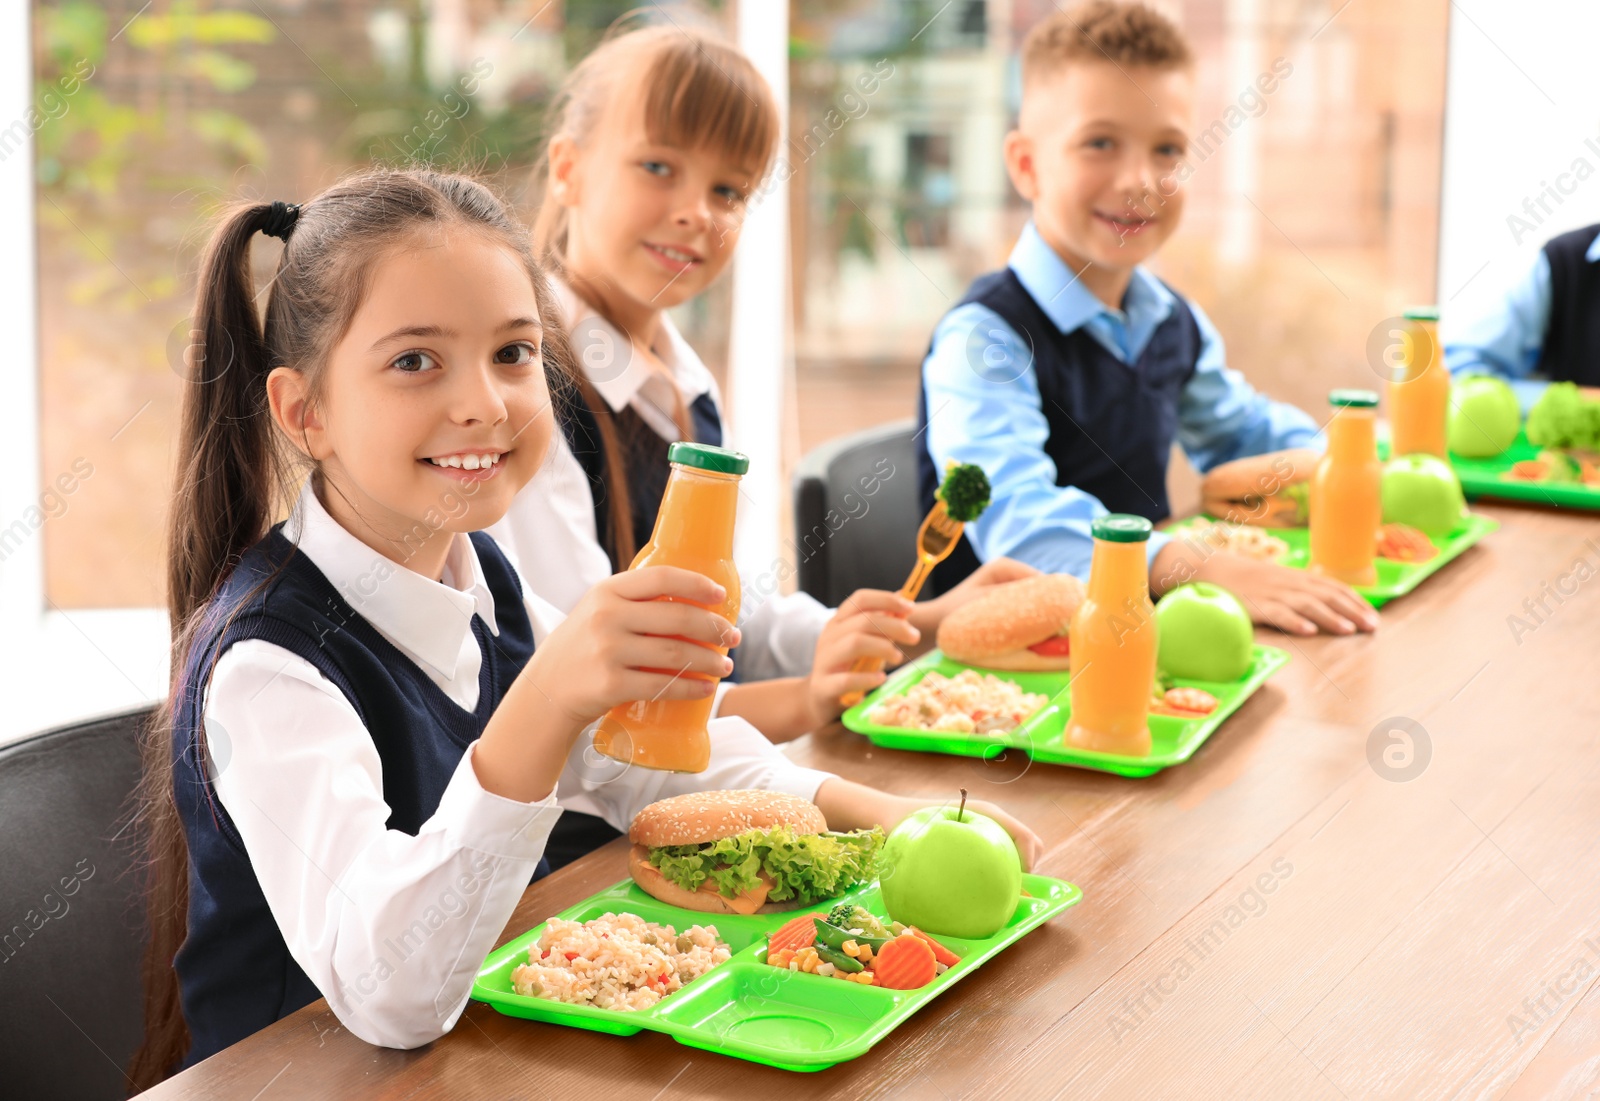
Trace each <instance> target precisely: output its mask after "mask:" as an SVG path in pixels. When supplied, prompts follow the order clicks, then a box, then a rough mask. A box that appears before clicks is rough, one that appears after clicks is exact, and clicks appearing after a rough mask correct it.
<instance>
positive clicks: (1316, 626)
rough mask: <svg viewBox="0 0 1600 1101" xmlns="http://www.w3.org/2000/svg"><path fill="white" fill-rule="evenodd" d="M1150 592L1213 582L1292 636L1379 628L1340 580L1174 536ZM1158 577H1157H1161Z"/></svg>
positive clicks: (1373, 615)
mask: <svg viewBox="0 0 1600 1101" xmlns="http://www.w3.org/2000/svg"><path fill="white" fill-rule="evenodd" d="M1153 566H1154V568H1153V570H1152V571H1151V572H1152V581H1153V582H1155V584H1153V585H1152V591H1153V592H1154V591H1165V590H1166V589H1168V588H1171V587H1172V586H1173V585H1176V584H1178V583H1179V582H1180V581H1209V582H1211V583H1213V584H1215V585H1221V586H1222V587H1223V588H1224V589H1227V590H1228V591H1229V592H1231V593H1233V594H1234V595H1235V596H1237V597H1238V598H1239V600H1240V602H1241V603H1242V604H1244V606H1245V609H1246V610H1247V611H1249V613H1250V618H1251V619H1253V620H1255V622H1257V623H1264V624H1266V625H1267V626H1269V627H1276V628H1278V629H1279V630H1280V631H1286V632H1288V633H1289V634H1292V635H1314V634H1316V633H1317V632H1318V631H1319V630H1322V631H1327V632H1328V633H1330V634H1335V635H1348V634H1353V633H1354V632H1356V631H1375V630H1377V629H1378V613H1377V612H1376V611H1374V610H1373V607H1372V605H1370V604H1368V603H1367V602H1366V601H1365V600H1363V599H1362V598H1361V596H1360V594H1358V593H1357V592H1356V591H1355V590H1354V589H1352V588H1351V587H1350V586H1349V585H1346V584H1345V583H1344V582H1342V581H1335V580H1333V579H1332V578H1328V577H1319V576H1318V575H1316V574H1313V573H1309V572H1307V571H1305V570H1295V569H1290V568H1289V567H1288V566H1280V565H1278V564H1277V563H1276V562H1258V561H1256V560H1255V559H1253V558H1245V557H1243V556H1242V555H1237V554H1230V553H1228V552H1227V551H1213V552H1212V553H1211V554H1210V555H1208V556H1205V557H1203V558H1202V557H1200V554H1199V552H1198V551H1197V550H1196V549H1195V548H1192V547H1190V546H1188V545H1187V544H1186V543H1185V542H1184V541H1183V540H1181V539H1174V540H1173V541H1172V542H1171V543H1169V544H1167V546H1166V547H1164V548H1163V549H1162V551H1161V553H1160V554H1158V555H1156V560H1155V562H1154V564H1153ZM1158 579H1159V580H1158Z"/></svg>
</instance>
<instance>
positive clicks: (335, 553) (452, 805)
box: [204, 484, 829, 1048]
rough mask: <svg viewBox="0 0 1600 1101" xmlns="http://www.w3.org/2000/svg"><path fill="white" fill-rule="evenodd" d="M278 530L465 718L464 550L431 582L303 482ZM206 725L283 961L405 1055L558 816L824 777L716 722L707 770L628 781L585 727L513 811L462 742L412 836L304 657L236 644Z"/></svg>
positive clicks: (449, 1004)
mask: <svg viewBox="0 0 1600 1101" xmlns="http://www.w3.org/2000/svg"><path fill="white" fill-rule="evenodd" d="M284 534H285V535H286V536H287V537H289V538H290V539H291V540H293V539H296V537H298V543H299V548H300V550H301V552H303V553H304V554H305V555H306V557H307V558H309V559H310V561H311V563H312V565H314V566H316V567H317V569H319V570H321V571H322V573H323V574H324V575H325V576H326V577H327V578H328V580H329V581H330V582H331V583H332V584H333V585H334V587H335V588H336V589H338V590H339V592H340V593H341V594H342V595H343V596H344V597H345V598H346V599H347V600H348V601H349V602H350V604H351V605H352V607H354V608H355V610H356V611H357V612H359V613H360V614H361V615H362V616H363V617H364V618H365V619H367V620H368V622H370V623H371V624H372V626H373V627H374V628H375V629H376V630H377V631H378V632H379V633H380V634H382V635H383V636H384V638H386V639H387V640H388V641H390V642H392V643H393V644H394V645H395V647H396V648H397V649H399V650H400V652H401V653H402V654H404V655H405V656H406V657H408V658H410V659H411V660H413V661H415V662H416V663H417V665H418V667H419V668H421V669H422V670H423V671H424V672H425V673H426V674H427V675H428V677H429V679H430V680H432V681H433V683H435V684H436V685H438V686H439V688H440V689H441V690H443V691H444V692H445V694H446V695H448V696H449V697H450V698H451V699H452V700H454V701H455V702H456V703H458V704H460V705H461V706H462V707H463V708H466V709H467V710H472V709H474V708H475V707H476V706H477V703H478V673H479V668H480V666H481V663H482V655H481V653H480V651H479V649H478V642H477V638H476V637H475V636H474V634H473V632H472V616H473V615H475V614H476V615H478V616H480V617H481V618H482V619H483V621H484V624H485V625H486V626H487V627H488V628H489V630H490V631H491V632H494V633H496V634H498V629H497V627H496V621H495V614H494V612H495V610H494V600H493V597H492V595H491V594H490V592H489V590H488V588H487V586H486V585H485V583H484V581H483V575H482V571H481V570H480V568H479V563H478V555H477V551H476V550H475V549H474V548H473V546H472V542H471V540H470V539H468V538H467V537H466V536H465V535H458V536H456V538H455V539H454V541H453V542H452V544H451V547H450V551H449V554H448V556H447V558H446V563H445V568H444V572H443V576H442V579H441V580H440V581H437V582H435V581H430V580H429V579H427V578H426V577H424V576H423V575H421V574H418V573H416V572H414V571H412V570H409V569H406V568H405V567H404V566H401V565H398V564H396V563H395V562H392V561H390V560H389V559H387V558H385V557H384V556H383V555H381V554H379V553H378V552H377V551H374V550H373V549H371V548H370V547H368V546H367V545H366V544H364V543H362V542H361V541H360V540H359V539H357V538H356V537H355V536H353V535H351V534H350V533H349V532H347V531H346V530H345V529H344V528H343V527H341V526H340V525H339V523H338V522H337V521H336V520H334V519H333V517H332V516H330V515H329V514H328V512H327V510H326V509H325V508H324V507H323V506H322V504H321V502H319V501H318V500H317V497H316V494H315V493H314V492H312V490H311V488H310V486H309V484H308V485H307V487H306V488H305V489H304V490H303V491H302V492H301V495H300V498H299V501H298V502H297V503H296V505H295V510H294V514H293V515H292V516H291V518H290V521H289V523H288V524H286V525H285V528H284ZM526 608H527V612H528V615H529V617H530V619H531V620H532V622H533V632H534V639H535V642H536V644H539V645H542V644H543V643H544V641H545V639H546V638H547V637H549V635H550V633H551V632H552V631H553V630H555V628H556V627H557V626H559V624H560V623H561V621H562V619H563V615H562V613H560V612H558V611H556V610H555V609H554V608H552V607H550V606H549V605H548V604H546V603H545V602H544V601H542V600H540V599H539V598H538V597H537V596H532V595H529V596H528V597H527V599H526ZM557 642H558V643H559V639H558V640H557ZM204 715H205V724H206V734H207V738H208V739H209V740H210V743H211V745H210V748H211V750H212V752H211V753H209V754H208V755H207V756H208V760H209V761H210V764H211V771H212V777H213V780H214V781H215V783H216V789H217V795H218V797H219V798H220V799H221V800H222V804H223V806H224V807H225V808H226V809H227V811H228V815H229V817H231V818H232V819H233V822H234V824H235V826H236V827H237V828H238V831H239V835H240V837H241V838H243V840H244V844H245V849H246V851H247V852H248V853H249V856H250V863H251V866H252V868H253V869H254V871H255V874H256V878H257V880H258V881H259V882H260V884H261V889H262V893H263V894H264V895H265V896H266V900H267V905H268V907H269V908H270V909H271V911H272V916H273V919H274V920H275V921H276V922H277V924H278V928H279V930H280V931H281V932H282V934H283V937H284V941H285V942H286V943H287V945H288V948H289V952H290V954H291V955H292V956H293V957H294V959H295V962H296V963H298V964H299V965H300V967H301V968H302V969H303V970H304V971H305V973H306V974H307V976H309V977H310V979H311V981H312V982H314V983H315V984H316V986H317V989H318V990H320V991H321V992H322V993H323V995H324V996H325V997H326V998H327V999H328V1004H329V1005H330V1006H331V1007H332V1008H333V1011H334V1013H335V1014H336V1015H337V1016H338V1018H339V1020H340V1022H341V1023H342V1024H343V1025H344V1026H345V1027H346V1028H348V1029H349V1030H350V1031H351V1032H352V1033H354V1034H355V1035H357V1036H359V1037H361V1038H362V1039H363V1040H366V1041H367V1042H368V1043H373V1044H379V1045H382V1046H385V1047H400V1048H409V1047H416V1046H418V1045H421V1044H424V1043H427V1042H429V1041H430V1040H434V1039H437V1038H438V1037H439V1036H441V1035H443V1034H444V1033H445V1032H448V1031H449V1030H450V1028H451V1027H452V1026H453V1025H454V1024H455V1022H456V1020H457V1018H459V1017H460V1015H461V1011H462V1010H463V1009H464V1008H465V1007H466V1002H467V996H468V993H469V992H470V991H471V988H472V980H473V976H474V975H475V974H476V972H477V969H478V967H479V966H480V965H481V964H482V962H483V959H484V957H485V956H486V955H487V954H488V952H489V949H490V948H491V947H492V946H493V944H494V941H495V940H496V938H497V937H498V936H499V934H500V932H501V930H502V929H503V928H504V927H505V923H506V921H507V920H508V919H509V918H510V916H511V911H512V910H513V909H514V908H515V907H516V904H517V902H518V901H519V900H520V899H521V897H522V892H523V890H524V888H526V887H527V885H528V881H529V879H530V878H532V876H533V873H534V870H535V868H536V867H537V865H538V862H539V858H540V857H541V856H542V855H543V853H544V847H545V842H546V840H547V838H548V837H549V834H550V829H551V827H552V826H554V825H555V822H556V819H557V818H558V817H559V815H560V811H561V808H562V807H570V808H572V809H574V810H581V811H584V812H587V813H589V814H596V815H599V816H601V817H603V818H605V819H606V820H607V821H609V822H610V823H611V824H612V825H613V826H616V827H617V828H619V829H623V830H626V829H627V827H628V824H629V823H630V822H631V821H632V819H633V816H634V815H635V814H637V813H638V812H639V811H640V810H641V809H643V808H644V807H645V806H647V805H648V804H650V803H652V802H654V801H655V800H657V799H663V798H667V797H669V796H672V795H678V794H682V793H684V792H688V791H702V790H713V789H718V788H765V789H768V790H773V791H784V792H788V793H790V794H793V795H797V796H800V797H801V798H804V799H814V798H815V796H816V792H817V788H818V787H820V786H821V784H822V781H823V780H825V779H827V778H828V776H829V774H828V773H825V772H817V771H814V770H812V769H804V768H800V767H799V766H798V765H795V764H793V763H792V762H791V761H789V759H788V758H787V757H785V756H784V755H783V754H782V753H781V752H780V751H779V750H778V749H777V747H775V746H773V745H772V743H770V742H769V741H767V740H766V738H764V737H762V735H761V734H760V733H758V732H757V731H756V730H755V728H754V727H752V726H750V725H749V724H748V723H746V722H744V721H743V720H741V719H734V718H724V719H715V720H713V721H712V723H711V725H710V728H709V729H710V732H711V736H712V763H711V767H710V768H709V769H708V770H707V771H706V772H703V773H699V774H697V775H692V776H685V775H679V774H675V773H665V772H652V771H649V770H647V769H633V768H627V767H626V766H623V765H621V764H619V763H617V762H614V761H610V760H608V759H606V758H601V757H599V755H598V754H596V753H595V752H594V750H593V746H592V739H591V736H590V734H589V733H587V732H586V733H585V734H584V735H582V736H581V737H580V738H579V739H578V741H577V743H576V744H575V746H574V748H573V750H572V753H571V755H570V756H569V758H568V760H567V767H566V769H565V770H564V771H563V772H562V774H561V777H560V780H559V782H558V783H557V786H556V790H555V791H554V792H553V793H552V794H551V796H550V797H548V798H546V799H544V800H542V801H540V802H537V803H519V802H517V801H515V800H512V799H506V798H503V797H501V796H498V795H494V794H491V793H490V792H487V791H485V790H484V789H483V787H482V786H481V785H480V784H479V783H478V778H477V773H476V772H475V771H474V769H473V767H472V754H473V749H472V748H471V747H469V748H468V750H467V752H466V753H465V754H463V756H462V758H461V763H460V765H459V766H458V767H457V768H456V771H455V773H454V775H453V776H452V777H451V779H450V782H449V784H448V786H447V787H446V789H445V793H444V796H443V798H442V799H441V800H440V803H439V809H438V810H437V811H435V812H434V814H433V816H432V817H430V818H429V819H428V820H427V821H426V822H424V823H423V825H422V828H421V829H420V830H419V831H418V833H417V835H416V836H415V837H412V836H411V835H409V834H406V833H403V832H401V831H399V830H390V829H388V828H387V826H386V823H387V821H388V818H389V807H388V805H387V804H386V803H385V802H384V799H383V775H382V764H381V762H380V760H379V757H378V751H377V748H376V747H375V745H374V744H373V741H372V738H371V736H370V735H369V734H368V733H367V730H366V728H365V727H364V726H363V725H362V723H361V719H360V717H359V716H358V715H357V713H356V711H355V708H354V707H353V706H352V705H351V704H350V701H349V700H348V699H346V697H345V695H344V693H342V692H341V691H340V690H339V689H338V688H337V687H336V686H335V685H334V684H333V683H332V682H331V681H329V680H328V679H327V678H325V677H324V676H323V675H322V674H321V673H320V672H318V671H317V669H316V668H315V667H314V666H313V665H312V664H311V663H310V662H308V661H306V660H305V659H304V658H301V657H299V656H297V655H295V654H293V653H291V652H290V651H288V650H285V649H283V648H282V647H279V646H275V645H273V644H272V643H269V642H266V641H263V640H261V639H247V640H245V641H242V642H239V643H236V644H235V645H233V646H232V647H230V648H229V649H228V650H227V651H226V652H225V653H224V654H223V655H222V657H221V658H220V659H219V660H218V661H217V664H216V669H215V671H214V673H213V675H212V678H211V682H210V685H209V687H208V689H207V694H206V704H205V712H204ZM224 743H225V744H224ZM572 901H576V899H574V900H572ZM419 923H420V924H419ZM419 930H420V932H419Z"/></svg>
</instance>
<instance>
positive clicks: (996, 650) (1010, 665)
mask: <svg viewBox="0 0 1600 1101" xmlns="http://www.w3.org/2000/svg"><path fill="white" fill-rule="evenodd" d="M1083 596H1084V590H1083V582H1082V581H1079V580H1078V579H1077V578H1076V577H1073V576H1072V575H1071V574H1067V573H1047V574H1043V575H1042V576H1039V577H1029V578H1025V579H1024V580H1022V581H1011V582H1007V583H1006V584H1004V585H996V586H995V587H994V588H993V589H992V590H990V591H989V592H988V593H986V594H985V595H984V596H982V597H980V598H978V599H977V600H974V601H972V602H971V603H970V604H963V605H962V606H961V607H959V608H957V609H956V610H955V611H953V612H951V613H950V614H949V615H947V616H945V618H944V622H943V623H941V624H939V649H940V650H942V651H944V656H945V657H947V658H951V659H953V660H955V661H959V662H961V663H962V664H963V665H976V666H978V667H979V668H980V669H1005V670H1011V671H1022V672H1031V671H1036V670H1038V671H1044V670H1063V669H1070V668H1071V667H1072V657H1071V639H1070V636H1069V635H1068V633H1067V628H1068V627H1069V626H1071V624H1072V616H1073V613H1074V612H1076V611H1077V610H1078V605H1080V604H1082V603H1083Z"/></svg>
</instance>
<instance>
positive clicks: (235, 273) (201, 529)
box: [129, 204, 288, 1092]
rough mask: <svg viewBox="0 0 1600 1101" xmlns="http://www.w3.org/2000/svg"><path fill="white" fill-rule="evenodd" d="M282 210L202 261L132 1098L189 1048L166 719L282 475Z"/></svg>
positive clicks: (253, 209) (231, 217)
mask: <svg viewBox="0 0 1600 1101" xmlns="http://www.w3.org/2000/svg"><path fill="white" fill-rule="evenodd" d="M281 207H282V204H271V205H269V204H256V205H251V206H241V207H238V208H236V209H234V210H232V211H231V212H229V213H228V214H227V215H226V216H225V218H224V220H223V223H222V225H221V226H220V227H219V229H218V230H217V232H216V234H215V236H214V237H213V238H212V240H211V243H210V245H209V246H208V247H207V248H206V251H205V256H204V258H203V259H202V261H201V264H200V274H199V291H198V294H197V297H196V303H195V316H194V322H193V329H192V330H191V333H190V336H191V344H190V346H189V348H188V352H187V354H186V357H185V364H184V366H185V378H186V381H185V384H184V387H183V397H182V407H181V411H180V413H179V424H178V464H177V474H176V478H175V485H174V491H173V504H172V511H171V514H170V515H169V517H168V520H167V610H168V614H169V616H170V622H171V631H172V668H171V681H170V690H169V693H168V698H167V701H166V704H165V705H164V706H163V707H162V708H161V709H160V710H159V711H158V712H157V714H156V715H155V716H154V718H153V719H152V721H151V723H150V724H149V726H148V727H147V728H146V730H145V731H144V737H143V739H142V745H141V756H142V758H143V762H142V764H143V768H142V772H141V780H140V784H139V789H138V791H137V792H136V795H135V800H136V803H137V810H136V814H137V816H138V817H139V819H140V820H141V825H142V826H143V829H142V831H141V832H142V841H143V845H144V866H143V869H142V871H143V875H144V881H145V882H144V889H145V900H146V918H147V922H148V926H149V932H150V940H149V941H148V942H147V944H146V946H145V953H144V960H143V965H142V969H143V977H144V1021H145V1040H144V1044H143V1045H142V1046H141V1047H140V1048H139V1051H138V1052H137V1053H136V1054H135V1056H134V1061H133V1064H132V1066H131V1067H130V1068H129V1078H130V1079H131V1080H132V1082H133V1088H134V1090H135V1091H136V1092H137V1091H139V1090H144V1089H147V1088H149V1087H150V1086H152V1085H155V1084H156V1083H157V1082H160V1081H161V1080H162V1079H163V1078H165V1077H166V1076H167V1075H168V1074H170V1073H172V1071H173V1070H174V1069H175V1068H176V1064H177V1063H178V1062H179V1061H180V1060H181V1059H182V1058H183V1055H184V1053H185V1052H186V1051H187V1050H188V1047H189V1028H188V1025H187V1024H186V1023H185V1021H184V1019H183V1010H182V1006H181V1004H180V1002H179V997H178V976H177V973H176V972H175V971H174V970H173V958H174V957H175V956H176V955H177V952H178V949H179V948H180V947H181V946H182V944H183V940H184V937H185V935H186V934H187V931H188V903H189V875H188V863H189V850H188V845H187V843H186V841H185V839H184V835H183V824H182V822H181V821H180V820H179V818H178V808H177V804H176V803H175V802H174V801H173V793H172V748H173V747H172V736H173V721H174V717H175V714H174V712H175V709H176V708H177V706H178V704H179V702H180V700H179V695H180V693H181V691H182V685H183V679H184V672H185V667H186V666H187V664H188V657H189V653H188V651H189V645H190V642H191V640H192V637H193V635H194V629H195V624H196V621H197V620H198V619H199V618H200V613H201V610H202V609H203V608H204V607H205V606H206V602H207V601H208V600H209V599H210V598H211V596H212V594H213V593H215V591H216V589H217V587H218V586H219V585H220V584H221V583H222V580H223V578H225V577H226V576H227V574H228V571H229V570H230V569H232V568H233V564H234V563H235V562H237V561H238V560H239V557H240V556H241V555H242V554H244V552H245V551H246V550H248V549H249V548H250V547H251V546H253V545H254V544H255V543H256V541H257V540H259V539H260V538H261V536H262V535H263V534H264V533H265V531H266V529H267V525H268V523H269V521H270V519H271V516H272V513H273V509H274V508H275V507H276V505H277V504H278V503H279V502H280V500H281V499H282V497H283V495H284V487H285V485H286V482H287V477H288V471H287V468H286V464H285V462H284V461H283V459H282V458H281V453H280V451H279V450H278V446H277V443H276V439H275V437H274V429H273V426H272V418H271V414H270V410H269V409H268V406H267V375H268V374H269V373H270V372H271V370H272V367H273V363H272V356H271V354H270V353H269V351H268V348H267V345H266V341H265V339H264V338H263V335H262V328H261V321H260V318H259V317H258V315H257V313H256V302H255V288H254V285H253V282H254V281H253V279H252V278H251V273H250V245H251V242H252V241H253V239H254V238H255V235H256V233H257V232H259V231H261V230H265V229H269V228H277V226H276V225H275V214H276V212H277V211H279V210H280V209H281ZM276 221H277V222H281V214H276Z"/></svg>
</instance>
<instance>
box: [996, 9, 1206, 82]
mask: <svg viewBox="0 0 1600 1101" xmlns="http://www.w3.org/2000/svg"><path fill="white" fill-rule="evenodd" d="M1086 61H1110V62H1113V63H1115V64H1117V65H1146V66H1149V67H1151V68H1155V69H1177V68H1184V67H1187V66H1189V65H1192V64H1193V63H1194V54H1193V52H1192V51H1191V50H1190V49H1189V40H1188V39H1186V38H1185V37H1184V36H1183V32H1182V31H1180V30H1179V29H1178V27H1177V25H1176V24H1175V23H1173V22H1172V20H1170V19H1168V18H1167V17H1166V16H1165V15H1162V14H1161V13H1160V12H1158V11H1156V10H1155V9H1154V8H1151V7H1146V6H1145V5H1144V4H1140V3H1121V2H1118V0H1089V2H1088V3H1084V4H1079V5H1077V6H1076V7H1073V8H1069V9H1066V10H1062V11H1057V12H1056V13H1055V14H1054V15H1052V16H1050V17H1049V18H1048V19H1045V20H1042V21H1041V22H1039V23H1037V24H1036V25H1035V26H1034V27H1033V29H1032V30H1030V31H1029V32H1028V34H1027V37H1025V38H1024V39H1023V40H1022V86H1023V88H1025V89H1026V88H1029V87H1031V86H1032V85H1033V84H1034V83H1035V82H1036V81H1038V80H1040V79H1043V78H1045V77H1049V76H1052V75H1054V74H1056V73H1057V72H1059V71H1060V70H1061V69H1062V68H1064V67H1065V66H1066V65H1067V64H1069V63H1071V62H1080V63H1081V62H1086Z"/></svg>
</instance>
